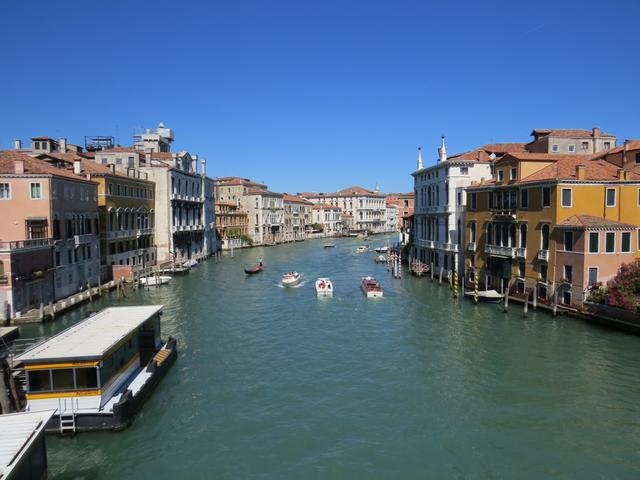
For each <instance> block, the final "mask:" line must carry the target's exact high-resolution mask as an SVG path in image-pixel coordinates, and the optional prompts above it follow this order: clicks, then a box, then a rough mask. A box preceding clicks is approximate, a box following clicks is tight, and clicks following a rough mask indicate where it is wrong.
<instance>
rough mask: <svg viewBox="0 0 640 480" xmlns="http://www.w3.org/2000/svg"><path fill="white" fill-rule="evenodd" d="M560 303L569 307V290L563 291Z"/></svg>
mask: <svg viewBox="0 0 640 480" xmlns="http://www.w3.org/2000/svg"><path fill="white" fill-rule="evenodd" d="M562 303H563V304H564V305H571V290H565V291H563V292H562Z"/></svg>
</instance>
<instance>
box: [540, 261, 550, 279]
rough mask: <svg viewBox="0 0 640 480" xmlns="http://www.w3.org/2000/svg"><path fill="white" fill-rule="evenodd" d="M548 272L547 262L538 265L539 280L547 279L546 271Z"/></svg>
mask: <svg viewBox="0 0 640 480" xmlns="http://www.w3.org/2000/svg"><path fill="white" fill-rule="evenodd" d="M548 272H549V266H548V265H547V264H542V265H540V280H542V281H543V282H546V281H547V273H548Z"/></svg>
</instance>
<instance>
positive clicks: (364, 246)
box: [356, 245, 369, 253]
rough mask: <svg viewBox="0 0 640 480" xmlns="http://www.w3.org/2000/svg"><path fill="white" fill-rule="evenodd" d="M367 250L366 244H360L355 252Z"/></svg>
mask: <svg viewBox="0 0 640 480" xmlns="http://www.w3.org/2000/svg"><path fill="white" fill-rule="evenodd" d="M368 251H369V247H367V246H366V245H361V246H359V247H358V248H356V253H365V252H368Z"/></svg>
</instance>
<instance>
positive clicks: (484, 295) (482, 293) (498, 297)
mask: <svg viewBox="0 0 640 480" xmlns="http://www.w3.org/2000/svg"><path fill="white" fill-rule="evenodd" d="M464 294H465V296H467V297H471V298H474V296H475V294H474V292H473V290H467V291H466V292H464ZM502 298H503V295H502V294H500V293H498V292H497V291H496V290H478V301H480V302H493V303H498V302H500V301H502Z"/></svg>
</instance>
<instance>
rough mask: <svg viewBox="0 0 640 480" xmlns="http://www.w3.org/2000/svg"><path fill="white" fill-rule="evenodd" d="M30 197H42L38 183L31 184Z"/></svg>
mask: <svg viewBox="0 0 640 480" xmlns="http://www.w3.org/2000/svg"><path fill="white" fill-rule="evenodd" d="M31 198H33V199H36V200H37V199H40V198H42V189H41V186H40V184H39V183H32V184H31Z"/></svg>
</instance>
